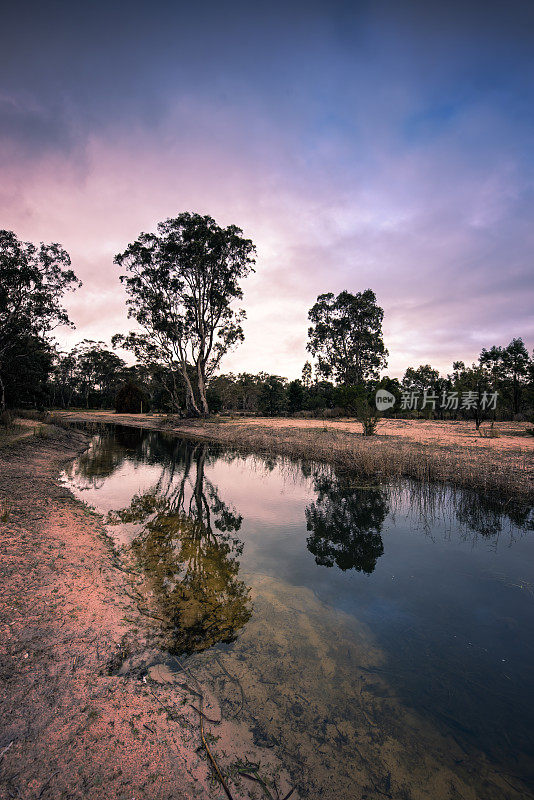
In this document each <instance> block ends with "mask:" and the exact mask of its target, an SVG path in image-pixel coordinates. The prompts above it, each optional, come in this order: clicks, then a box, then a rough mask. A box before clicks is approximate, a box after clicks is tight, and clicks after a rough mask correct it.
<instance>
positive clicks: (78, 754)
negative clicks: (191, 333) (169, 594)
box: [0, 426, 296, 800]
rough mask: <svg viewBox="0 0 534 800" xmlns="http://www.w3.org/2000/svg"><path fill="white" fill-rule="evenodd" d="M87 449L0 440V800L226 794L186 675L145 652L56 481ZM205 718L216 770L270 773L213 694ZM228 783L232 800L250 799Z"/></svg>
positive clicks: (86, 514)
mask: <svg viewBox="0 0 534 800" xmlns="http://www.w3.org/2000/svg"><path fill="white" fill-rule="evenodd" d="M33 427H35V426H33ZM22 433H27V431H25V430H24V429H22ZM30 433H34V431H33V430H31V431H30ZM87 442H88V438H87V437H86V436H85V435H84V434H82V433H79V432H75V431H64V430H62V429H60V428H57V427H52V426H45V429H44V431H43V429H42V426H41V429H40V431H39V433H38V435H28V436H26V437H23V438H22V439H21V429H19V430H18V431H17V432H16V435H15V437H14V440H13V442H12V443H11V444H9V442H7V441H6V437H4V441H3V442H2V443H0V445H1V446H0V542H1V547H2V560H1V565H0V631H1V633H0V681H1V705H0V798H1V800H7V798H23V799H24V800H40V798H45V799H46V798H54V800H55V799H56V798H69V799H77V798H80V799H81V798H91V800H101V799H102V800H159V799H160V798H208V797H209V798H214V799H215V800H218V799H219V798H224V797H225V796H227V795H225V793H224V790H223V787H222V785H221V783H220V781H218V780H217V778H215V776H214V770H213V768H212V767H211V766H210V764H209V761H208V757H207V755H206V752H205V750H203V749H202V743H201V738H200V728H199V722H200V718H199V714H198V712H197V711H196V710H195V709H194V708H193V705H194V703H196V704H197V706H198V702H199V701H198V695H196V694H195V693H194V692H191V689H190V687H188V684H186V683H184V680H187V681H188V682H189V683H190V682H191V676H189V677H184V675H183V674H180V673H179V671H178V672H177V673H176V672H175V673H171V672H169V669H168V667H167V666H166V665H165V664H164V663H163V659H162V656H161V654H159V653H158V652H157V651H156V652H154V651H153V650H152V651H151V650H150V628H149V626H147V620H146V619H144V618H143V616H142V614H141V613H140V611H139V609H138V607H137V604H136V602H135V596H134V595H132V593H131V588H130V586H129V582H128V576H127V574H126V573H125V572H124V568H123V567H121V566H120V563H118V561H117V556H116V554H115V553H114V551H113V548H112V547H111V545H110V542H109V540H108V539H107V537H106V535H105V530H104V528H103V525H102V523H101V522H100V520H99V519H98V518H97V517H96V516H95V515H94V514H92V513H91V512H90V510H88V509H87V508H85V507H84V506H83V504H81V503H79V502H77V501H76V500H75V499H74V498H73V497H72V495H71V494H70V493H69V492H68V491H67V490H66V489H65V488H63V487H62V486H61V484H60V483H59V481H58V475H59V472H60V469H61V466H62V464H64V463H65V462H66V460H68V459H71V458H73V457H75V455H76V454H77V453H78V452H80V451H81V450H83V449H85V447H86V445H87ZM147 648H148V649H147ZM193 677H194V676H193ZM198 688H199V687H198V686H197V689H198ZM204 712H205V714H206V719H205V721H204V731H205V737H206V740H208V739H209V741H210V742H211V751H212V752H213V753H214V754H215V753H221V754H222V755H221V756H220V760H219V761H217V763H218V765H219V766H220V768H221V770H222V773H223V775H226V776H228V775H229V774H230V775H231V766H232V763H233V762H234V761H237V760H238V756H239V758H241V759H244V760H245V761H247V759H248V760H249V761H250V760H253V761H256V762H262V761H264V762H265V763H266V765H267V766H266V769H267V768H269V769H271V770H272V771H273V774H274V771H275V770H276V771H277V772H278V773H280V770H279V768H278V765H276V764H273V763H272V758H271V761H269V756H268V757H266V758H264V754H263V753H262V752H258V749H257V748H254V746H253V745H252V744H251V741H252V739H251V736H250V734H249V731H248V730H246V729H245V728H244V726H240V725H239V724H238V722H233V723H229V722H228V723H227V722H226V721H225V720H224V719H223V720H222V722H219V720H220V719H221V715H220V707H218V704H217V698H216V697H213V696H210V695H209V693H206V694H205V696H204ZM208 717H209V719H213V720H214V723H213V724H209V723H208V722H207V718H208ZM217 758H218V756H216V759H217ZM234 772H235V771H234ZM226 780H227V783H228V786H229V787H230V790H231V796H232V797H233V798H235V800H237V799H238V798H249V797H259V796H260V794H258V792H257V790H256V789H254V788H253V789H250V788H249V784H248V783H247V781H246V780H244V779H243V778H242V777H241V776H239V775H237V776H235V774H234V780H233V781H232V780H231V779H229V778H228V777H227V778H226ZM280 781H282V783H280V784H279V785H280V786H282V785H283V781H284V776H283V774H282V776H281V777H280ZM245 784H247V785H246V786H245ZM250 785H251V786H254V784H252V783H251V784H250ZM285 786H286V793H287V786H288V784H287V781H286V783H285ZM292 797H293V798H295V797H296V794H293V795H292Z"/></svg>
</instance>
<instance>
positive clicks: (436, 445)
mask: <svg viewBox="0 0 534 800" xmlns="http://www.w3.org/2000/svg"><path fill="white" fill-rule="evenodd" d="M64 416H65V417H66V418H68V419H70V420H71V421H75V420H79V421H94V422H108V423H114V424H126V425H135V426H136V427H142V428H151V429H159V430H161V429H163V430H166V431H169V432H172V433H175V434H176V435H177V436H184V437H191V438H196V439H203V440H206V441H213V442H219V443H221V444H224V445H227V446H229V447H233V448H235V449H239V450H243V451H246V452H258V453H267V454H277V453H279V454H282V455H288V456H293V457H297V458H305V459H312V460H317V461H327V462H329V463H331V464H334V465H338V466H341V467H343V468H345V469H350V470H354V471H357V472H359V473H360V474H361V475H362V476H368V477H370V476H375V475H376V476H379V477H383V478H387V477H392V478H398V477H407V478H415V479H417V480H420V481H424V482H427V481H439V482H441V483H451V484H454V485H456V486H463V487H467V488H474V489H480V490H482V491H485V492H499V493H500V494H501V495H503V496H504V495H506V496H508V495H510V496H512V495H519V496H521V497H522V498H524V499H527V500H530V498H532V497H534V482H533V474H534V470H533V468H532V467H533V463H534V458H533V457H534V437H532V436H529V435H528V429H529V428H530V426H528V428H527V427H526V426H525V423H508V422H504V423H498V424H497V425H496V426H495V430H494V432H493V435H487V436H484V433H485V432H486V431H485V429H484V431H483V434H482V435H481V434H480V432H477V431H476V429H475V426H474V424H473V423H472V422H471V423H469V422H460V421H458V422H456V421H449V422H441V421H438V420H428V421H423V420H396V419H388V420H382V421H381V422H380V424H379V427H378V433H377V435H375V436H365V437H364V436H363V435H362V428H361V425H360V424H359V423H358V422H356V421H354V420H347V419H345V420H332V421H327V420H323V421H319V420H308V419H296V418H287V419H283V418H275V419H267V418H249V419H247V418H244V419H243V418H240V419H235V420H229V419H223V418H218V417H215V418H212V419H210V420H206V421H198V420H197V421H194V420H181V419H180V418H178V417H165V416H163V415H161V416H156V415H154V416H151V417H148V416H147V415H142V414H138V415H125V414H124V415H120V414H113V413H110V412H97V413H95V412H92V413H87V412H85V413H83V412H78V413H70V414H69V413H65V414H64ZM489 430H490V429H489V428H488V431H489Z"/></svg>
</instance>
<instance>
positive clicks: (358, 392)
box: [336, 384, 381, 436]
mask: <svg viewBox="0 0 534 800" xmlns="http://www.w3.org/2000/svg"><path fill="white" fill-rule="evenodd" d="M336 394H337V399H338V402H339V405H340V406H342V407H343V408H344V409H345V411H346V413H347V414H348V415H349V416H354V417H356V419H357V420H358V422H360V423H361V425H362V428H363V435H364V436H373V435H374V434H375V433H376V429H377V427H378V423H379V421H380V417H381V415H380V413H379V412H378V409H377V408H376V406H375V405H374V404H373V398H372V396H371V395H370V393H369V391H368V387H367V386H365V385H364V384H360V385H359V386H340V387H338V389H337V392H336Z"/></svg>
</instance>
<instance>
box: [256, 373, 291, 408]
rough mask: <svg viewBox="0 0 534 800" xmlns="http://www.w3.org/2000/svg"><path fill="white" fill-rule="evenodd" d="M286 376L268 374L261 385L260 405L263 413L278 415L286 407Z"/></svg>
mask: <svg viewBox="0 0 534 800" xmlns="http://www.w3.org/2000/svg"><path fill="white" fill-rule="evenodd" d="M285 381H286V379H285V378H279V377H278V375H268V376H267V377H266V380H265V381H264V383H263V386H262V387H261V391H260V396H259V398H258V406H259V409H260V411H261V412H262V414H265V415H266V416H268V417H276V416H277V415H279V414H282V413H283V412H284V411H285V409H286V394H285Z"/></svg>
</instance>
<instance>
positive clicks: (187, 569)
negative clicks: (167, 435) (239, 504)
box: [108, 445, 251, 654]
mask: <svg viewBox="0 0 534 800" xmlns="http://www.w3.org/2000/svg"><path fill="white" fill-rule="evenodd" d="M173 454H174V456H175V458H174V459H173V461H172V466H169V465H165V466H163V468H162V470H161V475H160V477H159V479H158V481H157V482H156V485H155V486H154V487H153V488H152V489H151V490H150V491H148V492H145V493H143V494H138V495H135V496H134V497H133V498H132V501H131V503H130V505H129V506H127V507H126V508H123V509H120V510H118V511H113V512H110V513H109V514H108V523H109V524H112V525H118V524H121V523H122V524H124V523H135V524H137V525H141V526H142V527H141V530H140V532H139V533H138V534H137V536H136V537H135V539H134V540H133V541H132V543H131V548H130V549H131V553H132V554H133V557H134V559H135V562H136V564H137V565H138V566H139V567H140V568H141V570H142V574H143V578H144V584H143V586H142V588H143V591H144V593H145V599H146V600H147V602H149V603H151V604H152V605H153V604H155V605H156V609H157V616H158V618H159V619H160V621H162V622H163V623H164V626H163V632H164V635H165V647H166V649H168V650H169V651H170V652H173V653H180V654H191V653H193V652H200V651H202V650H205V649H206V648H209V647H212V646H213V645H215V644H217V643H221V642H225V643H229V642H232V641H234V640H235V638H236V636H237V633H238V631H239V630H240V628H242V627H243V626H244V625H245V624H246V623H247V621H248V620H249V618H250V615H251V604H250V599H249V588H248V587H247V586H246V584H245V583H244V582H243V581H241V580H239V578H238V572H239V561H238V556H239V555H240V554H241V552H242V550H243V543H242V542H241V541H240V539H239V538H238V537H237V536H235V535H234V534H235V533H236V532H237V531H238V530H239V528H240V527H241V522H242V517H241V516H240V515H239V514H238V513H236V511H235V510H234V509H232V508H230V507H229V506H228V505H226V504H225V503H224V502H223V501H222V500H221V498H220V497H219V494H218V491H217V487H216V486H214V485H213V483H212V482H211V481H210V480H208V479H207V477H206V475H205V467H206V460H207V458H208V452H207V448H206V446H205V445H197V446H195V447H185V448H184V447H182V448H178V449H176V448H174V453H173ZM152 616H155V615H152Z"/></svg>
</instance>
